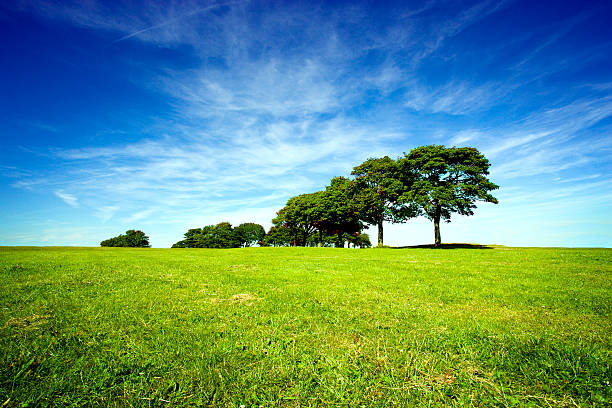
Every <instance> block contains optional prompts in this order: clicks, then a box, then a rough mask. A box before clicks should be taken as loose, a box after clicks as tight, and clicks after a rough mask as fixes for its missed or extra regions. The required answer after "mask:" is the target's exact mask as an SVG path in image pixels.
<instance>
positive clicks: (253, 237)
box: [234, 222, 266, 247]
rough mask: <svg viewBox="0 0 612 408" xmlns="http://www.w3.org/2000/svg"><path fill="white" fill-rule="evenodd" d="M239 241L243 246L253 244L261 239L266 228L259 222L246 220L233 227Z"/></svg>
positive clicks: (264, 234)
mask: <svg viewBox="0 0 612 408" xmlns="http://www.w3.org/2000/svg"><path fill="white" fill-rule="evenodd" d="M234 231H235V232H236V235H237V236H238V239H239V240H240V243H241V245H242V246H244V247H248V246H253V245H255V244H258V243H260V242H261V241H263V239H264V237H265V236H266V230H265V229H264V227H262V226H261V225H259V224H254V223H252V222H247V223H243V224H240V225H239V226H237V227H236V228H234Z"/></svg>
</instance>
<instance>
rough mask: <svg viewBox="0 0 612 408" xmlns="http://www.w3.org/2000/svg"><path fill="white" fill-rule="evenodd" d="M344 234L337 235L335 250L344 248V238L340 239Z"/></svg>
mask: <svg viewBox="0 0 612 408" xmlns="http://www.w3.org/2000/svg"><path fill="white" fill-rule="evenodd" d="M343 235H344V232H339V233H338V240H337V241H336V248H344V238H343V237H342V236H343Z"/></svg>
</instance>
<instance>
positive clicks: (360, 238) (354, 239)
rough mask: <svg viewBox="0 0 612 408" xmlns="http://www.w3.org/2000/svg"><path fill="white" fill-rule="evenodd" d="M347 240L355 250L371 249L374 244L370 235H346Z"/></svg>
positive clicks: (357, 233)
mask: <svg viewBox="0 0 612 408" xmlns="http://www.w3.org/2000/svg"><path fill="white" fill-rule="evenodd" d="M346 240H347V241H348V243H349V245H352V246H353V247H355V248H371V247H372V243H371V242H370V236H369V235H368V234H361V233H359V232H356V233H354V234H346Z"/></svg>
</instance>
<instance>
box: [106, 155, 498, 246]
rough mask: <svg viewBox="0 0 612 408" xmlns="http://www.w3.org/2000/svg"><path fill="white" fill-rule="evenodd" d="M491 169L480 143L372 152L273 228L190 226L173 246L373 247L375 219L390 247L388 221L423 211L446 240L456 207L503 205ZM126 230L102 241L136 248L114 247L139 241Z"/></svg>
mask: <svg viewBox="0 0 612 408" xmlns="http://www.w3.org/2000/svg"><path fill="white" fill-rule="evenodd" d="M489 167H490V163H489V161H488V160H487V158H486V157H485V156H484V155H483V154H482V153H480V152H479V151H478V150H477V149H475V148H473V147H445V146H441V145H429V146H420V147H417V148H415V149H412V150H411V151H410V152H409V153H404V155H403V156H401V157H398V158H397V159H395V160H393V159H391V158H390V157H389V156H385V157H382V158H370V159H368V160H366V161H365V162H363V163H361V164H360V165H358V166H356V167H354V168H353V170H352V172H351V175H350V177H334V178H332V179H331V181H330V184H329V185H328V186H327V187H326V188H325V189H324V190H321V191H316V192H313V193H306V194H300V195H298V196H295V197H292V198H290V199H289V200H288V201H287V203H286V205H285V206H284V207H283V208H282V209H280V210H279V211H278V212H277V213H276V217H275V218H274V219H273V220H272V224H273V226H272V227H271V228H270V230H269V231H268V232H267V233H266V231H265V230H264V228H263V227H262V226H261V225H259V224H254V223H244V224H240V225H239V226H237V227H236V228H233V227H232V225H231V224H230V223H228V222H222V223H219V224H217V225H209V226H206V227H203V228H194V229H190V230H188V231H187V232H186V233H185V234H184V239H183V240H181V241H179V242H177V243H176V244H174V245H173V246H172V247H173V248H238V247H246V246H253V245H259V246H337V247H343V246H345V244H346V243H347V242H348V243H349V245H353V246H354V247H360V248H363V247H370V246H371V243H370V239H369V237H368V235H367V234H364V233H362V231H363V229H364V228H366V226H367V225H374V226H376V227H377V229H378V239H377V244H378V246H383V244H384V223H385V222H391V223H401V222H405V221H407V220H408V219H411V218H414V217H418V216H424V217H426V218H428V219H430V220H431V221H432V222H433V225H434V245H435V246H440V245H441V243H442V237H441V232H440V221H445V222H450V221H451V215H452V214H453V213H457V214H460V215H473V214H474V209H475V208H476V202H478V201H483V202H489V203H495V204H497V202H498V201H497V199H496V198H495V197H494V196H493V195H491V194H490V192H491V191H493V190H495V189H497V188H498V186H497V185H496V184H494V183H493V182H491V181H490V180H489V179H488V178H487V176H488V174H489ZM130 232H132V234H129V233H130ZM134 232H139V233H141V234H142V235H144V233H142V231H133V230H130V231H128V232H127V233H126V236H127V235H133V233H134ZM126 236H123V235H120V236H119V237H115V238H111V239H110V240H106V241H103V242H102V244H101V245H102V246H130V245H111V244H113V243H118V244H124V243H128V242H132V241H130V240H128V239H127V237H126ZM145 237H146V236H145ZM146 238H147V246H148V237H146ZM105 243H106V244H105Z"/></svg>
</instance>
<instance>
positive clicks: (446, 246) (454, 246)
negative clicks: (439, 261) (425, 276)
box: [391, 243, 495, 249]
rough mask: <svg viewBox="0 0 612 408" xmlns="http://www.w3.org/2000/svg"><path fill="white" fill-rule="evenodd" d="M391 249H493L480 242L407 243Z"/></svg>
mask: <svg viewBox="0 0 612 408" xmlns="http://www.w3.org/2000/svg"><path fill="white" fill-rule="evenodd" d="M391 248H392V249H419V248H425V249H495V246H493V245H480V244H460V243H455V244H440V245H439V246H435V245H434V244H427V245H409V246H401V247H391Z"/></svg>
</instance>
